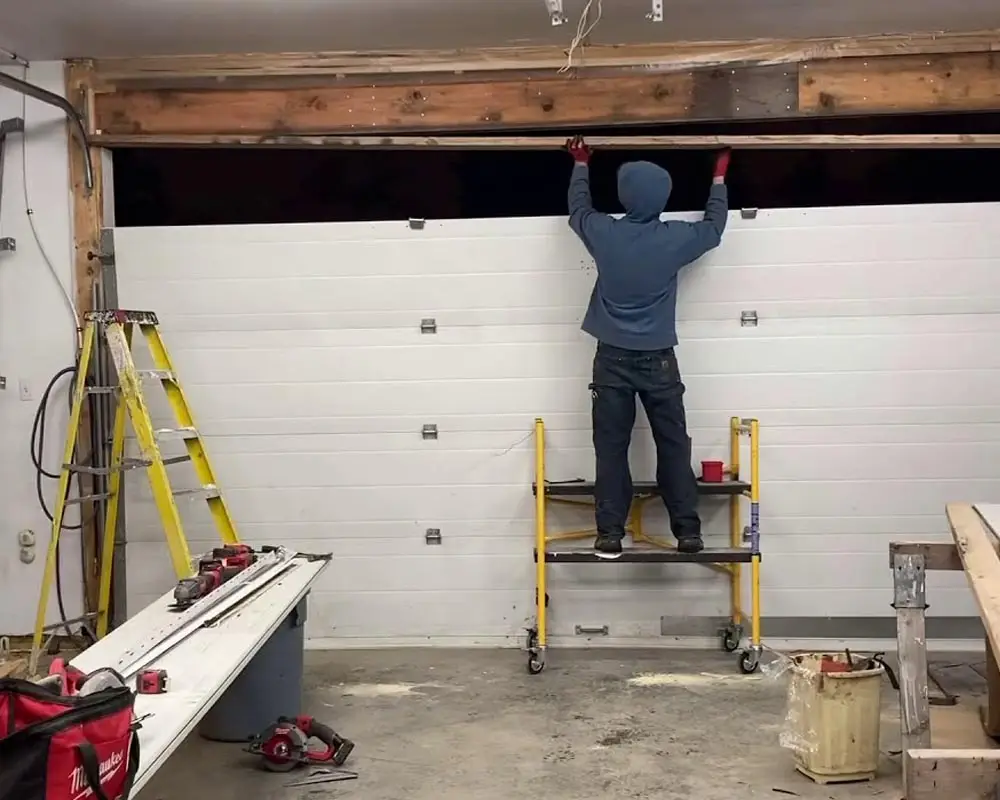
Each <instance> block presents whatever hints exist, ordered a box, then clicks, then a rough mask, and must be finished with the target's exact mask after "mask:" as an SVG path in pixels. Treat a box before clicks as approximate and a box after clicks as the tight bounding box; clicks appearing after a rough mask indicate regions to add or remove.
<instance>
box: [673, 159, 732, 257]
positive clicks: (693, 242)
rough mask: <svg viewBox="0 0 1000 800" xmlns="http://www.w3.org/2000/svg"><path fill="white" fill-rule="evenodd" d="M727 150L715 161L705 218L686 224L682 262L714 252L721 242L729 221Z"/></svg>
mask: <svg viewBox="0 0 1000 800" xmlns="http://www.w3.org/2000/svg"><path fill="white" fill-rule="evenodd" d="M729 155H730V151H729V150H728V149H726V150H723V151H722V152H721V153H719V156H718V158H717V159H716V161H715V173H714V174H713V176H712V187H711V188H710V189H709V190H708V202H707V203H706V204H705V216H704V217H703V218H702V220H701V222H693V223H688V224H689V225H690V228H689V230H690V237H689V238H688V241H687V242H686V243H685V246H684V248H683V255H682V258H683V261H684V262H685V263H690V262H692V261H694V260H695V259H697V258H701V256H703V255H705V253H707V252H708V251H709V250H714V249H715V248H716V247H718V246H719V243H720V242H721V241H722V234H723V232H724V231H725V230H726V221H727V220H728V219H729V190H728V188H727V187H726V171H727V170H728V169H729Z"/></svg>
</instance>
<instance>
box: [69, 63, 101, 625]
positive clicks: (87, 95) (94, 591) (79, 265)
mask: <svg viewBox="0 0 1000 800" xmlns="http://www.w3.org/2000/svg"><path fill="white" fill-rule="evenodd" d="M92 73H93V68H92V65H91V64H90V62H84V61H80V62H69V63H67V65H66V99H67V100H69V101H70V103H72V104H73V106H74V107H75V108H76V109H77V110H78V111H80V112H81V113H82V114H83V115H84V119H85V123H84V127H85V128H86V130H87V132H88V133H91V132H93V122H92V118H93V109H94V102H93V88H92ZM66 124H67V125H69V124H70V123H69V122H68V121H67V123H66ZM90 156H91V162H92V164H93V171H94V175H93V177H94V186H93V189H91V190H88V189H87V186H86V181H85V179H84V176H85V169H84V163H85V162H84V151H83V148H82V147H81V146H80V145H79V143H78V142H77V139H76V137H75V136H72V135H70V136H69V178H70V190H71V192H72V196H73V284H74V302H75V303H76V309H77V313H78V314H79V315H80V320H78V324H79V325H81V327H82V325H83V315H84V314H85V313H86V312H87V311H90V310H91V309H92V308H93V297H94V282H95V281H96V280H98V278H99V274H100V273H99V269H100V261H98V260H97V259H96V258H95V254H97V253H100V250H101V248H100V243H101V240H100V237H101V227H102V225H103V212H104V202H103V182H102V170H101V155H100V151H99V150H98V149H96V148H91V153H90ZM85 378H86V376H84V375H80V376H78V379H79V380H84V379H85ZM80 427H81V432H80V439H79V445H78V450H77V458H76V461H77V463H85V462H87V461H88V460H89V458H90V455H91V453H92V452H93V449H94V447H95V446H96V444H97V443H95V442H92V441H91V440H90V412H89V409H88V407H87V405H84V407H83V415H82V417H81V421H80ZM79 481H80V482H79V488H80V494H81V495H88V494H93V486H94V481H93V476H91V475H87V474H86V473H81V474H80V476H79ZM95 509H96V506H95V504H94V503H84V504H82V505H81V506H80V516H81V519H82V521H83V529H82V531H81V537H82V538H81V542H82V547H83V585H84V598H85V605H86V609H85V610H86V611H88V612H96V611H97V604H98V575H99V569H100V564H99V559H100V556H99V552H100V550H99V547H98V534H97V525H96V521H97V520H96V515H95Z"/></svg>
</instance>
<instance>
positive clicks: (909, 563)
mask: <svg viewBox="0 0 1000 800" xmlns="http://www.w3.org/2000/svg"><path fill="white" fill-rule="evenodd" d="M892 584H893V604H892V605H893V608H895V609H896V646H897V650H898V654H899V720H900V733H901V734H902V744H901V745H900V746H901V748H902V751H903V783H904V785H903V795H904V796H905V797H908V796H909V795H908V793H907V787H906V776H907V775H908V774H909V773H910V770H909V769H908V764H907V761H908V758H909V756H908V753H909V751H910V750H915V749H926V748H929V747H930V746H931V711H930V701H929V697H928V690H927V631H926V624H925V617H924V614H925V611H926V608H927V574H926V570H925V565H924V557H923V556H922V555H911V554H905V553H896V554H895V555H894V556H893V565H892Z"/></svg>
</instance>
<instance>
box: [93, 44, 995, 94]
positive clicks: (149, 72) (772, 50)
mask: <svg viewBox="0 0 1000 800" xmlns="http://www.w3.org/2000/svg"><path fill="white" fill-rule="evenodd" d="M992 50H1000V31H998V30H985V31H970V32H960V33H940V32H939V33H913V34H880V35H875V36H850V37H846V36H842V37H823V38H808V39H751V40H747V41H717V42H661V43H655V44H618V45H615V44H600V43H595V44H591V45H587V46H585V47H581V48H579V49H578V51H577V52H576V53H575V54H574V63H575V65H576V69H577V74H581V73H583V72H586V71H590V70H599V69H621V68H629V67H642V68H643V69H644V70H655V71H658V72H669V71H678V70H688V69H697V68H701V67H715V66H728V65H740V66H749V65H769V64H792V63H797V62H799V61H809V60H814V59H826V58H849V57H862V58H872V57H878V56H887V55H925V54H943V53H974V52H989V51H992ZM92 63H93V71H94V76H95V79H96V80H97V81H98V82H99V83H103V84H105V85H112V86H118V87H119V88H140V87H143V86H146V87H148V88H157V87H168V88H178V86H181V85H184V84H185V83H186V82H192V81H197V80H199V79H210V80H215V81H217V80H219V79H221V80H224V81H226V82H227V83H228V82H229V81H231V80H236V81H240V82H244V81H267V80H268V79H271V78H284V77H302V76H316V75H329V76H333V77H341V76H343V77H348V76H358V75H360V76H366V75H369V76H374V75H406V74H412V75H416V74H427V73H452V74H475V73H500V72H529V71H537V70H545V71H548V70H555V69H560V68H561V67H563V66H564V65H565V64H566V48H565V47H561V46H552V45H543V46H511V47H483V48H476V49H474V50H409V51H402V52H365V51H344V52H325V53H271V54H268V53H235V54H228V55H193V56H142V57H134V58H101V59H95V60H94V61H93V62H92Z"/></svg>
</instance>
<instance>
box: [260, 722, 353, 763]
mask: <svg viewBox="0 0 1000 800" xmlns="http://www.w3.org/2000/svg"><path fill="white" fill-rule="evenodd" d="M310 739H318V740H319V741H320V742H322V743H323V744H324V745H325V749H323V750H310V749H309V746H308V745H309V740H310ZM353 749H354V742H352V741H351V740H350V739H345V738H344V737H343V736H341V735H339V734H338V733H337V732H336V731H334V730H333V729H332V728H329V727H327V726H326V725H324V724H323V723H321V722H317V721H316V720H315V719H313V718H312V717H305V716H302V717H294V718H293V717H279V718H278V721H277V722H276V723H275V724H274V725H271V726H270V727H268V729H267V730H265V731H263V732H262V733H260V734H259V735H257V736H255V737H254V738H253V739H251V740H250V745H249V747H247V748H246V751H247V752H248V753H252V754H253V755H259V756H261V757H262V759H263V765H264V768H265V769H268V770H270V771H271V772H288V771H290V770H293V769H295V767H297V766H298V765H300V764H324V763H327V762H330V763H332V764H334V766H337V767H339V766H341V765H342V764H343V763H344V762H345V761H347V757H348V756H349V755H350V754H351V751H352V750H353Z"/></svg>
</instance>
